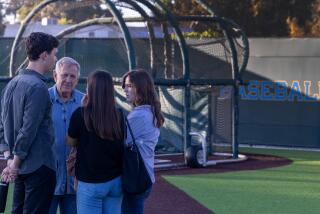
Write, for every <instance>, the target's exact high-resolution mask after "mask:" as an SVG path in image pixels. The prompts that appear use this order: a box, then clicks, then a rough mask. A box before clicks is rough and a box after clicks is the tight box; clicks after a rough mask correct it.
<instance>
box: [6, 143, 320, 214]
mask: <svg viewBox="0 0 320 214" xmlns="http://www.w3.org/2000/svg"><path fill="white" fill-rule="evenodd" d="M240 152H252V153H256V154H257V153H260V154H272V155H278V156H282V157H287V158H289V159H291V160H293V161H294V162H293V164H291V165H288V166H284V167H278V168H269V169H263V170H255V171H241V172H228V173H213V174H200V175H189V176H165V179H166V180H168V181H169V182H170V183H172V184H174V185H175V186H177V187H178V188H180V189H181V190H183V191H185V192H186V193H187V194H188V195H189V196H191V197H193V198H194V199H196V200H197V201H198V202H200V203H201V204H202V205H204V206H205V207H207V208H209V209H210V210H212V211H214V212H215V213H216V214H235V213H237V214H319V213H320V152H305V151H286V150H266V149H241V150H240ZM11 191H12V185H11V187H10V194H9V195H8V202H7V209H6V212H5V213H10V209H11V203H12V202H11V200H12V193H11Z"/></svg>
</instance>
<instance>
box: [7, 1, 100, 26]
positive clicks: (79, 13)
mask: <svg viewBox="0 0 320 214" xmlns="http://www.w3.org/2000/svg"><path fill="white" fill-rule="evenodd" d="M40 2H42V0H33V1H25V0H10V4H9V5H10V6H9V8H8V9H7V13H15V11H16V13H17V16H18V19H19V20H20V21H22V20H23V19H24V18H25V17H26V16H27V15H28V13H29V12H30V11H31V10H32V9H33V8H34V7H35V6H36V5H38V4H39V3H40ZM100 4H101V2H100V1H99V0H86V1H84V0H82V1H78V0H64V1H58V2H56V3H52V4H49V5H47V6H46V7H45V8H44V9H43V10H42V11H41V13H38V14H37V15H36V16H35V17H34V20H38V21H39V20H40V19H41V18H42V17H48V18H56V19H58V23H62V24H72V23H78V22H81V21H84V20H86V19H90V18H95V17H100V16H103V15H105V11H103V10H102V9H101V8H100Z"/></svg>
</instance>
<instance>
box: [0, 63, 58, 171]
mask: <svg viewBox="0 0 320 214" xmlns="http://www.w3.org/2000/svg"><path fill="white" fill-rule="evenodd" d="M45 80H46V78H45V77H44V76H43V75H41V74H40V73H38V72H36V71H33V70H28V69H25V70H22V71H21V72H20V73H19V75H18V76H16V77H14V78H13V79H12V80H11V81H10V82H9V83H8V84H7V86H6V87H5V88H4V90H3V92H2V97H1V117H0V152H3V151H7V150H9V149H10V151H11V152H12V153H13V154H14V155H17V156H18V157H19V158H20V159H21V160H22V163H21V165H20V169H19V174H27V173H31V172H34V171H35V170H37V169H38V168H40V167H41V166H42V165H45V166H47V167H49V168H51V169H53V170H55V164H54V163H55V161H54V155H53V150H52V146H53V142H54V135H53V128H52V121H51V101H50V97H49V93H48V89H47V86H46V84H45Z"/></svg>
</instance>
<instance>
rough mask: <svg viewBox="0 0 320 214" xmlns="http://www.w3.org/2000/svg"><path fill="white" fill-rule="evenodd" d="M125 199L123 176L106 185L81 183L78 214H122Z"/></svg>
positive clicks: (78, 191)
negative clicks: (122, 204) (123, 199)
mask: <svg viewBox="0 0 320 214" xmlns="http://www.w3.org/2000/svg"><path fill="white" fill-rule="evenodd" d="M122 198H123V193H122V182H121V176H119V177H117V178H115V179H113V180H111V181H108V182H104V183H85V182H82V181H79V183H78V190H77V211H78V214H88V213H90V214H101V213H104V214H107V213H110V214H120V213H121V202H122Z"/></svg>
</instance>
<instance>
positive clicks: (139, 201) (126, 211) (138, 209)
mask: <svg viewBox="0 0 320 214" xmlns="http://www.w3.org/2000/svg"><path fill="white" fill-rule="evenodd" d="M151 190H152V186H151V187H150V188H149V189H147V190H146V191H145V192H143V193H141V194H138V195H130V194H126V193H124V196H123V202H122V214H143V212H144V201H145V200H146V199H147V198H148V196H149V195H150V192H151Z"/></svg>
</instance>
